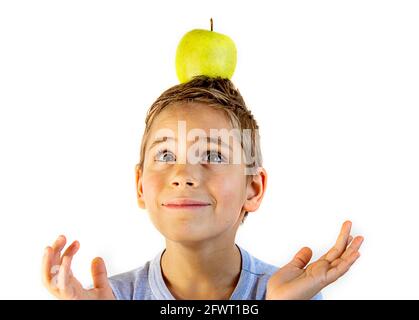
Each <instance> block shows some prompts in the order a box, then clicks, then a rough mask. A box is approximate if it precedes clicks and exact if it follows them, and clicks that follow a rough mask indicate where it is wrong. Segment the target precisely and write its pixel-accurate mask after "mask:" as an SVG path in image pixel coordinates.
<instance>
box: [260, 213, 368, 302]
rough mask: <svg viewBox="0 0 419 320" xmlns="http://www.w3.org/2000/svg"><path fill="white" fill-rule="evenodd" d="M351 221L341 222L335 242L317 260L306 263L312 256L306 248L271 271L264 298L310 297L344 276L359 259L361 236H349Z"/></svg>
mask: <svg viewBox="0 0 419 320" xmlns="http://www.w3.org/2000/svg"><path fill="white" fill-rule="evenodd" d="M351 226H352V223H351V222H350V221H345V222H344V223H343V225H342V228H341V232H340V234H339V236H338V239H337V241H336V243H335V245H334V246H333V247H332V248H331V249H330V250H329V251H328V252H327V253H326V254H324V255H323V256H322V257H321V258H320V259H318V260H317V261H315V262H312V263H310V264H309V265H307V264H308V263H309V262H310V260H311V257H312V251H311V249H310V248H308V247H304V248H302V249H301V250H300V251H298V252H297V254H296V255H295V256H294V258H293V259H292V260H291V262H289V263H288V264H286V265H285V266H283V267H282V268H280V269H279V270H278V271H277V272H275V273H274V274H273V275H272V276H271V277H270V279H269V281H268V284H267V289H266V299H267V300H282V299H311V298H312V297H314V296H315V295H316V294H317V293H319V292H320V290H321V289H323V288H324V287H326V286H327V285H329V284H331V283H332V282H334V281H336V280H337V279H338V278H340V277H341V276H342V275H344V274H345V273H346V272H347V271H348V270H349V268H350V267H351V266H352V264H353V263H354V262H355V261H356V260H357V259H358V258H359V256H360V253H359V251H358V250H359V248H360V247H361V244H362V242H363V237H362V236H357V237H355V239H353V237H352V236H351V235H350V231H351Z"/></svg>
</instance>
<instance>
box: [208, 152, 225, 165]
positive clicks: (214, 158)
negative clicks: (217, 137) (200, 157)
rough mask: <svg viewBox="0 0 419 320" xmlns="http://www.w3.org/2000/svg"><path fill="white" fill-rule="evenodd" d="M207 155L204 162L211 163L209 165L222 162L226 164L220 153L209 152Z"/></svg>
mask: <svg viewBox="0 0 419 320" xmlns="http://www.w3.org/2000/svg"><path fill="white" fill-rule="evenodd" d="M205 155H206V159H205V161H204V162H209V163H222V162H224V157H223V155H222V154H221V153H220V152H215V151H207V152H206V154H205Z"/></svg>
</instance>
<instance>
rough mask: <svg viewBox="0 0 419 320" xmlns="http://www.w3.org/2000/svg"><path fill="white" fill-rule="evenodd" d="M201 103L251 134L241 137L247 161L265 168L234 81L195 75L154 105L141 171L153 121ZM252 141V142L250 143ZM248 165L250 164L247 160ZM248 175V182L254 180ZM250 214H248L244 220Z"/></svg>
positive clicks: (253, 126)
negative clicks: (171, 109) (180, 106)
mask: <svg viewBox="0 0 419 320" xmlns="http://www.w3.org/2000/svg"><path fill="white" fill-rule="evenodd" d="M176 102H178V103H185V102H200V103H205V104H207V105H209V106H211V107H214V108H215V109H217V110H223V111H224V112H225V113H226V115H227V116H228V118H229V119H230V121H231V124H232V126H233V128H237V129H239V131H240V132H243V129H247V130H248V131H250V137H246V136H243V135H242V136H241V138H242V139H241V140H240V141H241V146H242V149H243V151H244V154H245V157H246V159H252V157H253V159H254V163H253V164H251V165H252V166H253V167H256V168H257V167H261V166H262V154H261V150H260V138H259V132H258V131H259V126H258V125H257V122H256V120H255V118H254V117H253V115H252V113H251V112H250V110H249V109H248V108H247V107H246V104H245V102H244V99H243V97H242V96H241V94H240V92H239V90H238V89H237V88H235V86H234V84H233V82H231V80H229V79H226V78H221V77H208V76H204V75H200V76H195V77H194V78H192V80H190V81H188V82H185V83H181V84H177V85H175V86H173V87H171V88H169V89H167V90H166V91H164V92H163V93H162V94H161V95H160V96H159V97H158V98H157V100H156V101H155V102H154V103H153V104H152V105H151V107H150V108H149V110H148V112H147V116H146V119H145V129H144V134H143V137H142V141H141V151H140V162H139V163H138V165H139V168H140V169H141V170H143V166H144V157H145V147H146V143H147V139H148V135H149V133H150V128H151V125H152V124H153V121H154V119H155V118H156V116H157V115H158V114H160V112H162V110H164V109H165V108H166V107H167V106H169V105H171V104H173V103H176ZM249 138H250V140H251V141H249ZM246 163H248V161H246ZM251 178H252V177H251V175H247V179H246V181H247V183H248V182H249V181H250V180H251ZM247 215H248V212H246V213H245V215H244V218H243V221H244V219H245V218H246V217H247Z"/></svg>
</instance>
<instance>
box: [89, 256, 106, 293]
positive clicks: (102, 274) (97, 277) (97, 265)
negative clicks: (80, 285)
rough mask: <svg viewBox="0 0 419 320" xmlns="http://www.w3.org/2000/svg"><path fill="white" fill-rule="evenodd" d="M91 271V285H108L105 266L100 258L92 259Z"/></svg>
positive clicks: (98, 286) (99, 287)
mask: <svg viewBox="0 0 419 320" xmlns="http://www.w3.org/2000/svg"><path fill="white" fill-rule="evenodd" d="M91 272H92V278H93V286H94V287H95V288H98V289H103V288H107V287H109V280H108V276H107V271H106V266H105V262H104V261H103V259H102V258H100V257H96V258H95V259H93V260H92V267H91Z"/></svg>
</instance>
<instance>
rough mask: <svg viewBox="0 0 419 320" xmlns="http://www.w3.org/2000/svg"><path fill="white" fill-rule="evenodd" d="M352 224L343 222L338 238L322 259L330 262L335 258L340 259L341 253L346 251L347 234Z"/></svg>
mask: <svg viewBox="0 0 419 320" xmlns="http://www.w3.org/2000/svg"><path fill="white" fill-rule="evenodd" d="M351 227H352V222H351V221H345V222H344V223H343V224H342V228H341V229H340V233H339V236H338V238H337V240H336V243H335V245H334V246H333V247H332V248H331V249H330V250H329V251H328V252H327V253H326V254H325V255H324V256H323V257H322V258H323V259H326V260H328V261H329V262H332V261H333V260H335V259H336V258H338V257H340V255H341V254H342V253H343V251H344V250H345V249H346V244H347V243H348V238H349V234H350V232H351Z"/></svg>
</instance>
